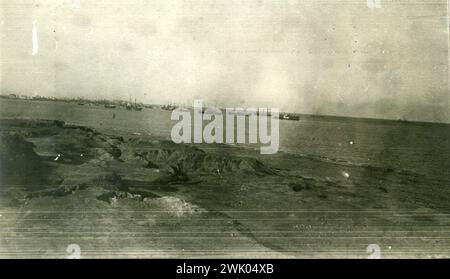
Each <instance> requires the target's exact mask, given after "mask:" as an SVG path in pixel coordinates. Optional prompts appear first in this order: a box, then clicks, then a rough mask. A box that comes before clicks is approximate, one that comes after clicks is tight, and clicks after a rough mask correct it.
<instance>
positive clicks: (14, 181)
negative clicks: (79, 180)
mask: <svg viewBox="0 0 450 279" xmlns="http://www.w3.org/2000/svg"><path fill="white" fill-rule="evenodd" d="M34 147H35V146H34V144H33V143H31V142H28V141H26V140H25V139H24V137H23V136H22V135H20V134H18V133H11V132H9V133H0V184H1V185H2V186H11V185H19V186H25V185H29V186H31V185H32V186H35V187H38V186H40V185H47V184H50V185H51V184H58V181H55V177H52V176H51V175H50V173H51V167H49V166H47V165H46V164H45V163H44V161H43V160H42V158H41V157H39V156H38V155H37V154H36V153H35V152H34Z"/></svg>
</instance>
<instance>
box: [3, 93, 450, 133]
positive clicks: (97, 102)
mask: <svg viewBox="0 0 450 279" xmlns="http://www.w3.org/2000/svg"><path fill="white" fill-rule="evenodd" d="M10 95H14V94H10ZM10 95H0V100H2V99H7V100H17V101H44V102H45V101H47V102H63V103H73V104H74V105H80V103H82V105H92V106H105V105H107V106H117V107H124V108H125V107H126V104H127V102H126V101H121V100H112V101H111V100H87V99H60V98H53V97H33V98H29V97H25V96H18V95H15V97H13V96H10ZM138 104H139V105H140V106H142V107H144V108H147V109H154V108H159V109H161V108H162V107H163V106H164V105H159V104H144V103H138ZM283 113H285V114H295V115H298V116H299V117H300V120H326V121H342V120H351V121H357V122H385V123H392V124H414V125H443V126H449V125H450V123H446V122H431V121H416V120H407V119H404V118H400V119H388V118H371V117H354V116H337V115H326V114H302V113H295V112H283Z"/></svg>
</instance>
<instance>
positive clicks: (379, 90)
mask: <svg viewBox="0 0 450 279" xmlns="http://www.w3.org/2000/svg"><path fill="white" fill-rule="evenodd" d="M0 1H1V9H0V20H1V25H0V28H1V29H0V35H1V45H0V49H1V53H0V55H1V56H0V58H1V68H0V69H1V80H0V82H1V90H2V93H19V94H26V95H44V96H57V97H78V96H79V97H89V98H100V99H101V98H106V99H125V100H128V98H130V97H131V98H133V99H134V98H137V100H138V101H142V102H146V103H166V102H174V103H180V104H192V99H193V98H201V99H203V100H204V101H205V102H206V103H208V104H211V105H214V104H216V105H221V106H225V105H228V106H233V107H234V106H262V107H278V108H280V109H281V110H288V111H297V112H301V113H319V114H335V115H345V116H363V117H382V118H394V119H397V118H400V117H406V118H407V119H414V120H425V121H439V122H450V113H449V111H450V104H449V103H450V102H449V87H448V85H449V84H448V79H449V74H448V63H449V59H448V42H449V40H448V21H447V17H446V15H447V1H446V0H442V1H438V0H436V1H433V0H428V1H405V0H396V1H394V0H389V1H387V0H386V1H384V0H380V8H375V7H372V8H369V6H371V5H368V3H367V0H361V1H358V0H341V1H336V0H303V1H301V0H297V1H296V0H245V1H244V0H149V1H144V0H140V1H139V0H114V1H113V0H109V1H105V0H95V1H83V0H79V1H78V0H42V1H38V0H36V1H33V0H27V1H25V0H0ZM374 1H375V0H374ZM33 21H35V22H36V23H35V26H36V29H37V37H38V45H39V50H38V52H37V53H36V54H35V55H32V27H33Z"/></svg>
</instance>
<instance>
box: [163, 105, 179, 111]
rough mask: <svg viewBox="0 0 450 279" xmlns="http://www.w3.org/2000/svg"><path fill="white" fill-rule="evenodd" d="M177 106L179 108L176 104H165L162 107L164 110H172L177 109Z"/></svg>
mask: <svg viewBox="0 0 450 279" xmlns="http://www.w3.org/2000/svg"><path fill="white" fill-rule="evenodd" d="M176 108H177V107H176V106H174V105H164V106H162V107H161V109H163V110H169V111H172V110H174V109H176Z"/></svg>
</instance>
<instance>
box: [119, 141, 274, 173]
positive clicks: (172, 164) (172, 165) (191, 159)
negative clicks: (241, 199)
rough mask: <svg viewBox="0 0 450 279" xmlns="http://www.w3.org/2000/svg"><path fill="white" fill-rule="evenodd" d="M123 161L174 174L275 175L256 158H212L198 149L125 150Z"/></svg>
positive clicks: (156, 148) (181, 147)
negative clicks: (238, 173)
mask: <svg viewBox="0 0 450 279" xmlns="http://www.w3.org/2000/svg"><path fill="white" fill-rule="evenodd" d="M120 159H122V160H124V161H125V162H131V163H135V164H137V165H140V166H141V167H144V168H158V169H165V170H168V171H169V172H171V173H174V172H178V173H183V172H184V173H188V172H207V173H215V174H226V173H233V172H245V173H247V174H255V175H259V174H275V170H273V169H271V168H270V167H268V166H266V165H265V164H263V163H262V162H261V161H259V160H258V159H256V158H249V157H236V156H230V155H227V154H223V155H222V154H220V155H218V154H209V153H207V152H205V151H204V150H202V149H200V148H197V147H195V146H180V145H175V144H174V145H173V146H167V145H166V146H156V147H155V146H152V147H147V148H145V149H139V148H130V149H122V156H121V157H120Z"/></svg>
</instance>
